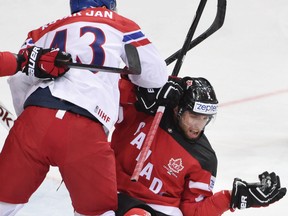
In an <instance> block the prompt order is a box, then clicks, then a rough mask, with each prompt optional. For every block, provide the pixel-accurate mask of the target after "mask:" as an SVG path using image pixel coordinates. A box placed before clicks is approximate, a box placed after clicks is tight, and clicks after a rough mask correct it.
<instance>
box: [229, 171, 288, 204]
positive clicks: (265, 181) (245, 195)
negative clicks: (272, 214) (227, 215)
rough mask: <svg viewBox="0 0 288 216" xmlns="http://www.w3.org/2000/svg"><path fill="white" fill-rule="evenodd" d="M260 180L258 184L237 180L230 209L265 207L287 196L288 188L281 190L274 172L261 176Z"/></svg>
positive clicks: (234, 184) (234, 183) (235, 180)
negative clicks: (287, 190)
mask: <svg viewBox="0 0 288 216" xmlns="http://www.w3.org/2000/svg"><path fill="white" fill-rule="evenodd" d="M259 180H260V182H258V183H247V182H245V181H242V180H241V179H239V178H235V179H234V182H233V190H232V194H231V203H230V208H231V209H234V210H235V209H236V208H238V209H246V208H250V207H265V206H268V205H269V204H272V203H274V202H276V201H278V200H280V199H281V198H282V197H283V196H285V194H286V188H281V185H280V179H279V176H277V175H276V174H275V173H274V172H272V173H268V172H264V173H262V174H260V175H259Z"/></svg>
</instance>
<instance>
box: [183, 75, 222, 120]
mask: <svg viewBox="0 0 288 216" xmlns="http://www.w3.org/2000/svg"><path fill="white" fill-rule="evenodd" d="M182 83H183V86H185V91H184V95H183V97H182V98H181V100H180V102H179V106H178V107H179V110H178V116H179V117H180V116H181V115H182V114H183V112H185V111H186V110H188V111H190V112H193V113H195V114H201V115H207V116H211V118H212V117H213V116H214V115H216V113H217V108H218V100H217V98H216V94H215V92H214V89H213V86H212V85H211V84H210V82H209V81H208V80H207V79H205V78H202V77H198V78H192V77H184V78H183V79H182Z"/></svg>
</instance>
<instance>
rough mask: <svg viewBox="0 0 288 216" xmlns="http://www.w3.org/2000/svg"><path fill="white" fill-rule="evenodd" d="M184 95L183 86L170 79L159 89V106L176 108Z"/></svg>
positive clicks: (157, 96) (157, 97)
mask: <svg viewBox="0 0 288 216" xmlns="http://www.w3.org/2000/svg"><path fill="white" fill-rule="evenodd" d="M182 95H183V88H182V86H181V85H180V84H179V83H178V82H176V81H173V80H170V81H168V82H167V83H166V84H165V85H164V86H163V87H162V88H161V89H160V90H159V91H158V93H157V95H156V101H157V104H158V105H159V106H168V107H170V108H175V107H176V106H177V105H178V104H179V100H180V98H181V97H182Z"/></svg>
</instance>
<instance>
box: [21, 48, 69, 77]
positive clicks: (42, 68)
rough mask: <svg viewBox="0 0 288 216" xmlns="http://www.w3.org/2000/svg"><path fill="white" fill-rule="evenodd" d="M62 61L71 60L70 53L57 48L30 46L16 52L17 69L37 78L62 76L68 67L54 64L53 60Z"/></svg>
mask: <svg viewBox="0 0 288 216" xmlns="http://www.w3.org/2000/svg"><path fill="white" fill-rule="evenodd" d="M56 59H57V60H60V61H63V62H69V61H72V58H71V55H70V54H68V53H65V52H62V51H60V50H59V49H42V48H40V47H36V46H33V47H30V48H27V49H24V50H21V51H20V53H19V54H18V70H21V71H22V72H24V73H26V75H28V76H35V77H38V78H57V77H60V76H63V75H64V74H65V73H66V72H67V71H68V70H69V68H68V67H67V66H64V65H57V64H55V60H56Z"/></svg>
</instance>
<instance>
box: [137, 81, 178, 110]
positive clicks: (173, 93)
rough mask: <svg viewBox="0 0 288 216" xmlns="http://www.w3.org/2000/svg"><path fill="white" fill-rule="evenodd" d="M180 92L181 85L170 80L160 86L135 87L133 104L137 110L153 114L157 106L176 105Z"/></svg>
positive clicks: (172, 106)
mask: <svg viewBox="0 0 288 216" xmlns="http://www.w3.org/2000/svg"><path fill="white" fill-rule="evenodd" d="M182 94H183V89H182V87H181V86H180V85H179V84H178V83H177V82H174V81H172V80H170V81H168V82H167V83H166V84H165V85H164V86H163V87H162V88H148V89H147V88H142V87H137V89H136V97H137V102H136V103H135V106H136V108H137V110H138V111H142V112H145V113H148V114H151V115H153V114H155V113H156V111H157V108H158V106H166V107H170V108H174V107H176V106H177V105H178V103H179V100H180V98H181V97H182Z"/></svg>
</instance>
